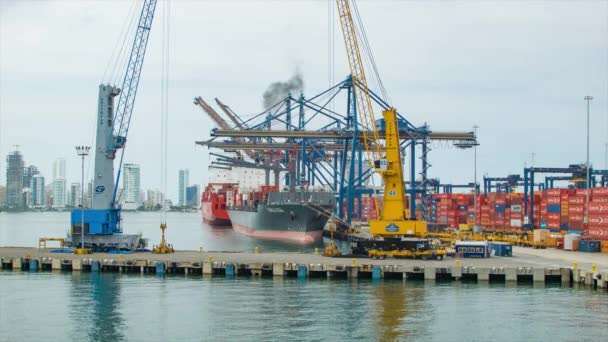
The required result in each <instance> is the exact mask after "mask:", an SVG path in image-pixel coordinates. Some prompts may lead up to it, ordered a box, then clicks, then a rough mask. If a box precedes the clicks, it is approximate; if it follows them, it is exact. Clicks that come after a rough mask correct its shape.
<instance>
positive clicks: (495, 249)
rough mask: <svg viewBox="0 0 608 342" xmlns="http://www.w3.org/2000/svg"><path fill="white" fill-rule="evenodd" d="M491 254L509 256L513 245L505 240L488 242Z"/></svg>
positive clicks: (511, 254)
mask: <svg viewBox="0 0 608 342" xmlns="http://www.w3.org/2000/svg"><path fill="white" fill-rule="evenodd" d="M489 246H490V252H491V255H495V256H504V257H510V256H513V246H512V245H511V244H510V243H505V242H490V244H489Z"/></svg>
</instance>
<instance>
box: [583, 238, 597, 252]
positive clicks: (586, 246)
mask: <svg viewBox="0 0 608 342" xmlns="http://www.w3.org/2000/svg"><path fill="white" fill-rule="evenodd" d="M578 250H579V251H580V252H586V253H599V252H600V250H601V247H600V242H599V241H595V240H580V241H579V242H578Z"/></svg>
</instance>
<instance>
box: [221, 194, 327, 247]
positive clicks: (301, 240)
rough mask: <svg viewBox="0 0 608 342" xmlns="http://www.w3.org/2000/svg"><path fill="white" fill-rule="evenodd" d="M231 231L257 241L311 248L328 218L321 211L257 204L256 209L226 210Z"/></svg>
mask: <svg viewBox="0 0 608 342" xmlns="http://www.w3.org/2000/svg"><path fill="white" fill-rule="evenodd" d="M228 215H229V216H230V220H231V221H232V228H233V229H234V230H236V231H237V232H239V233H242V234H245V235H248V236H251V237H253V238H257V239H265V240H279V241H285V242H291V243H296V244H303V245H307V244H312V243H314V242H316V241H318V240H319V239H321V237H322V235H323V227H324V226H325V223H327V220H328V216H327V215H326V214H324V213H323V209H322V208H315V207H314V206H310V205H306V204H300V203H287V204H269V205H266V204H258V206H257V208H255V209H252V208H230V209H228Z"/></svg>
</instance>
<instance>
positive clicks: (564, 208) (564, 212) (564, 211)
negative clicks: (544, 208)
mask: <svg viewBox="0 0 608 342" xmlns="http://www.w3.org/2000/svg"><path fill="white" fill-rule="evenodd" d="M571 193H572V194H574V192H573V191H572V190H566V191H563V192H562V193H561V195H560V199H561V201H560V208H561V209H560V215H561V221H560V222H561V224H560V227H559V228H560V230H562V231H567V230H568V207H569V204H568V199H569V198H570V194H571Z"/></svg>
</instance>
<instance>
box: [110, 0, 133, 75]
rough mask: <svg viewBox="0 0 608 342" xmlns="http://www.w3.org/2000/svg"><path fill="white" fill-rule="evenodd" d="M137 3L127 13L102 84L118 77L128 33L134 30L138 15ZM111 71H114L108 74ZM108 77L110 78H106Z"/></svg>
mask: <svg viewBox="0 0 608 342" xmlns="http://www.w3.org/2000/svg"><path fill="white" fill-rule="evenodd" d="M137 2H138V1H133V3H132V4H131V7H130V8H129V11H128V12H127V15H126V16H125V19H124V21H123V24H122V28H121V30H120V34H119V35H118V39H117V40H116V43H115V45H114V48H113V49H112V54H111V55H110V59H108V64H107V65H106V68H105V70H104V72H103V77H102V80H101V83H104V82H112V81H113V80H114V78H115V76H116V70H117V64H118V61H119V60H120V59H122V58H123V57H122V56H123V51H124V47H125V45H126V42H127V40H128V37H129V35H128V32H129V31H130V30H132V27H133V25H132V24H133V20H135V13H136V11H135V8H136V7H137V6H135V5H136V4H137ZM125 29H127V30H126V31H125ZM119 46H120V49H119ZM117 51H118V53H117ZM112 62H114V64H113V65H112ZM110 69H111V70H112V71H111V72H110V73H109V74H108V72H109V71H110ZM106 76H108V78H106Z"/></svg>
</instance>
